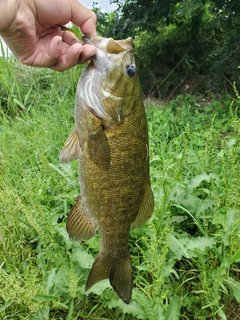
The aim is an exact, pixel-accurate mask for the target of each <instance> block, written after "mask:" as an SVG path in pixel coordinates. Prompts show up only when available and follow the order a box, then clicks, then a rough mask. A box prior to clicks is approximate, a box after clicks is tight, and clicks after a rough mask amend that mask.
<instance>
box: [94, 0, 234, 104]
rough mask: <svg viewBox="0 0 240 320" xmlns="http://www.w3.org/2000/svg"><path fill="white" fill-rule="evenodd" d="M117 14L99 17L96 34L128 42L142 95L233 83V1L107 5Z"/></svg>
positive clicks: (140, 0)
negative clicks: (130, 39) (132, 46)
mask: <svg viewBox="0 0 240 320" xmlns="http://www.w3.org/2000/svg"><path fill="white" fill-rule="evenodd" d="M112 2H114V3H115V4H117V5H118V9H117V10H116V11H115V12H111V13H102V12H101V10H100V9H99V8H97V5H95V8H94V10H95V12H96V13H97V16H98V32H99V33H100V34H102V35H103V36H110V37H114V38H116V39H120V38H126V37H129V36H131V37H133V38H134V44H135V50H136V55H137V60H138V65H139V70H140V78H141V82H142V85H143V90H144V93H145V94H146V95H149V96H155V97H161V98H166V97H168V99H169V98H171V99H172V98H173V97H174V96H175V95H177V94H180V93H188V94H192V93H199V92H200V93H204V94H205V93H206V92H207V93H209V92H213V91H214V92H215V93H216V92H218V93H221V92H225V93H226V92H231V93H232V82H233V81H237V82H238V84H239V75H238V65H239V53H240V46H239V40H240V34H239V24H240V19H239V12H240V11H239V7H240V5H239V1H238V0H231V1H224V0H200V1H199V0H194V1H189V0H180V1H179V0H174V1H169V0H165V1H164V0H161V1H160V0H150V1H144V0H126V1H124V0H113V1H112Z"/></svg>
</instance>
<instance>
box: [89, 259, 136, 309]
mask: <svg viewBox="0 0 240 320" xmlns="http://www.w3.org/2000/svg"><path fill="white" fill-rule="evenodd" d="M103 279H109V281H110V283H111V286H112V287H113V289H114V290H115V291H116V293H117V294H118V296H119V297H120V298H121V299H122V300H123V301H124V302H125V303H127V304H129V302H130V300H131V294H132V286H133V271H132V263H131V258H130V256H129V257H126V258H121V259H117V260H108V259H107V258H106V257H104V256H100V255H98V256H97V258H96V259H95V261H94V263H93V265H92V269H91V271H90V274H89V276H88V279H87V283H86V288H85V290H86V291H87V290H89V289H90V288H91V287H92V286H93V285H94V284H95V283H97V282H98V281H101V280H103Z"/></svg>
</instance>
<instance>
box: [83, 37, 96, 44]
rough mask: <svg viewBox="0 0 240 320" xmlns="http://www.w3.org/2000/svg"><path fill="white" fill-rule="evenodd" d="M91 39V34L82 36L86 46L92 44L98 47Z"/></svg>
mask: <svg viewBox="0 0 240 320" xmlns="http://www.w3.org/2000/svg"><path fill="white" fill-rule="evenodd" d="M91 37H92V36H91V35H90V34H84V35H83V36H82V41H83V43H84V44H91V45H92V46H94V47H96V45H95V43H93V42H92V41H91Z"/></svg>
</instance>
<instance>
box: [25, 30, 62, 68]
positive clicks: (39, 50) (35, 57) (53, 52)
mask: <svg viewBox="0 0 240 320" xmlns="http://www.w3.org/2000/svg"><path fill="white" fill-rule="evenodd" d="M64 45H65V46H66V44H64ZM62 46H63V43H62V38H61V37H60V36H55V37H53V38H52V39H51V40H50V41H49V42H48V41H46V39H45V41H39V42H38V44H37V46H36V48H35V51H34V54H32V55H31V56H29V57H27V58H25V59H21V60H20V61H21V62H22V63H23V64H26V65H30V66H34V67H45V68H51V67H52V66H54V65H55V64H56V63H57V61H58V60H59V58H60V57H61V54H62Z"/></svg>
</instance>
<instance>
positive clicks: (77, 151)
mask: <svg viewBox="0 0 240 320" xmlns="http://www.w3.org/2000/svg"><path fill="white" fill-rule="evenodd" d="M81 154H82V150H81V147H80V144H79V138H78V134H77V131H76V129H73V131H72V132H71V133H70V135H69V137H68V138H67V141H66V142H65V144H64V146H63V148H62V150H61V152H60V156H59V160H60V162H61V163H65V162H69V161H73V160H76V159H79V157H80V155H81Z"/></svg>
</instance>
